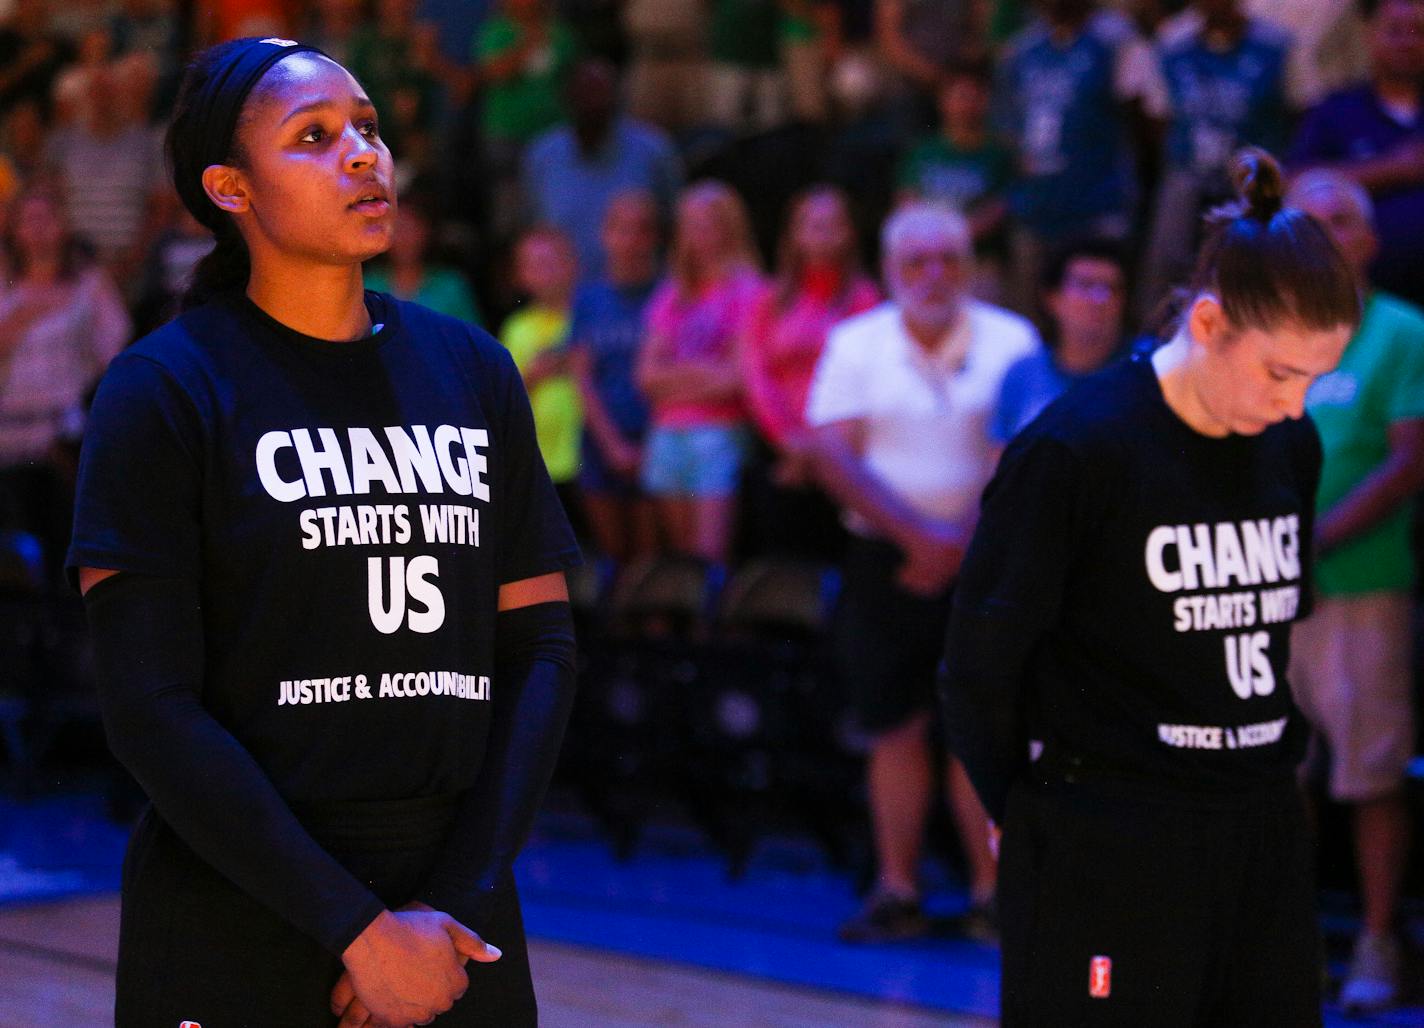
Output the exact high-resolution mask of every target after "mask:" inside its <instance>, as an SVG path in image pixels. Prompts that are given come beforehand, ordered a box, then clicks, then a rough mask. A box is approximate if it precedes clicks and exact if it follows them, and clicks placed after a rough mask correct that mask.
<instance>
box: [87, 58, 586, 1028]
mask: <svg viewBox="0 0 1424 1028" xmlns="http://www.w3.org/2000/svg"><path fill="white" fill-rule="evenodd" d="M168 155H169V158H170V161H171V165H172V168H173V177H174V185H175V186H176V188H177V190H178V192H179V194H180V196H181V197H182V199H183V202H184V204H185V206H187V208H188V209H189V210H190V211H191V212H192V213H193V215H194V216H195V217H196V218H198V219H199V220H200V221H201V222H203V223H204V224H205V225H207V226H208V227H209V228H210V229H211V230H212V231H213V233H214V235H215V236H216V239H217V247H216V249H215V250H214V251H213V253H212V254H211V255H210V256H209V257H207V258H206V259H205V260H204V261H203V263H202V264H201V265H200V267H199V269H198V272H197V279H196V283H195V287H194V290H193V293H192V294H191V295H190V297H189V298H188V299H189V302H188V303H187V304H186V305H185V306H186V309H185V311H184V313H183V314H182V315H181V316H180V317H178V318H177V319H176V320H175V321H174V322H172V323H170V324H169V325H166V326H164V327H163V328H161V329H159V330H158V331H156V332H154V333H153V334H152V335H150V336H148V337H146V338H145V339H143V340H140V341H139V342H138V343H137V344H135V345H134V346H133V347H131V348H130V349H129V350H128V351H126V352H125V353H124V354H122V355H121V356H120V357H118V358H117V359H116V360H115V361H114V363H113V364H112V366H111V367H110V370H109V372H108V374H107V375H106V376H105V379H104V381H103V383H102V385H101V386H100V389H99V393H98V396H97V398H96V400H95V403H94V408H93V414H92V419H91V421H90V427H89V432H88V434H87V436H86V439H85V444H84V453H83V461H82V467H81V472H80V482H79V498H78V507H77V515H76V525H75V536H74V543H73V546H72V549H71V550H70V553H69V557H68V563H69V567H70V569H71V572H72V573H73V574H74V575H75V577H76V578H77V580H78V582H79V585H80V587H81V588H82V589H83V591H84V593H85V602H86V605H87V607H88V609H89V614H90V622H91V625H92V629H93V636H94V642H95V648H96V653H97V658H98V662H99V667H100V676H101V691H100V699H101V703H102V707H103V713H104V721H105V727H106V731H107V733H108V736H109V739H110V743H111V745H112V747H113V749H114V751H115V753H116V754H117V755H118V756H119V758H120V760H122V761H123V763H124V764H125V765H126V766H127V767H128V768H129V769H130V770H131V771H132V772H133V774H134V775H135V777H136V778H137V779H138V781H139V782H140V784H141V785H142V786H143V788H144V790H145V791H146V792H147V793H148V795H149V797H150V798H151V800H152V801H153V806H152V808H150V809H149V810H148V811H147V812H146V813H145V816H144V818H143V819H142V821H141V822H140V824H139V826H138V828H137V830H136V832H135V835H134V838H133V840H132V842H131V845H130V848H129V853H128V857H127V860H126V862H125V868H124V883H123V894H124V904H123V916H122V927H121V934H120V953H119V970H118V998H117V1007H116V1021H117V1023H118V1024H119V1025H120V1026H126V1025H136V1026H137V1025H141V1026H150V1025H176V1024H179V1023H180V1022H186V1021H192V1022H196V1023H200V1024H250V1025H262V1026H264V1028H266V1026H286V1025H292V1026H296V1025H301V1026H310V1025H315V1024H321V1023H328V1024H329V1023H333V1022H335V1020H336V1019H337V1017H340V1018H341V1024H342V1025H362V1024H367V1023H371V1024H395V1025H409V1024H428V1023H430V1021H431V1020H432V1019H433V1018H434V1017H435V1016H436V1015H441V1019H440V1023H441V1024H450V1025H474V1024H482V1025H483V1024H490V1025H500V1026H505V1025H532V1024H534V1023H535V1020H536V1016H535V1008H534V995H533V989H532V986H531V984H530V980H529V969H528V963H527V958H526V955H525V949H524V940H523V929H522V925H521V922H520V917H519V906H518V899H517V896H516V895H515V891H514V886H513V881H512V878H511V876H510V864H511V862H512V860H513V858H514V855H515V853H516V852H517V850H518V848H519V846H520V845H521V844H522V841H523V839H524V836H525V834H526V832H527V830H528V828H529V824H530V822H531V819H532V817H533V812H534V809H535V807H536V806H537V804H538V800H539V797H540V795H541V793H542V791H543V789H544V787H545V785H546V783H547V780H548V776H549V774H550V772H551V770H552V767H553V761H554V756H555V753H556V751H557V747H558V743H559V739H560V736H561V734H562V731H563V726H564V722H565V720H566V717H567V713H568V708H569V702H570V693H571V688H572V663H573V660H572V651H573V639H572V632H571V629H570V620H569V613H568V604H567V594H566V591H565V586H564V579H563V571H564V569H566V568H568V567H570V566H571V565H573V564H574V563H576V562H577V560H578V554H577V549H576V547H575V545H574V542H573V539H572V536H571V534H570V532H569V529H568V524H567V522H566V520H565V519H564V516H563V512H562V510H561V509H560V507H559V506H558V502H557V500H556V498H555V497H554V493H553V490H552V487H551V486H550V484H549V480H548V476H547V474H546V473H545V471H544V467H543V463H542V461H541V460H540V458H539V452H538V449H537V446H536V444H535V440H534V431H533V422H532V418H531V416H530V413H529V404H528V400H527V398H526V397H525V395H524V391H523V388H522V386H521V385H520V380H519V375H518V373H517V371H516V370H515V369H514V366H513V363H512V361H511V360H510V359H509V356H508V354H507V353H506V352H505V351H504V349H503V348H502V347H500V346H499V345H498V344H497V343H495V342H494V341H493V340H491V339H490V338H489V337H488V336H486V335H485V334H484V333H482V332H479V331H478V330H476V329H473V328H471V327H470V326H469V325H466V324H464V323H463V322H459V321H456V320H454V319H451V318H447V317H444V316H441V315H438V314H435V313H433V312H431V311H428V310H426V309H424V308H422V307H419V306H417V305H415V304H410V303H404V302H401V301H398V300H396V299H394V298H392V297H390V296H385V295H381V294H376V293H367V292H364V291H363V289H362V277H361V262H362V261H364V260H366V259H367V258H369V257H372V256H374V255H375V254H378V253H380V252H381V251H382V250H384V249H385V247H386V246H387V244H388V243H389V241H390V236H391V223H392V214H393V211H394V206H395V197H394V195H393V193H392V184H391V183H392V163H391V156H390V153H389V151H388V150H387V149H386V147H385V145H384V144H383V143H382V142H381V140H380V137H379V135H378V132H377V128H376V113H375V111H374V110H373V109H372V107H371V104H370V101H369V100H367V99H366V98H365V96H364V94H363V92H362V90H361V88H360V85H359V84H358V83H357V82H356V81H355V80H354V79H353V78H352V77H351V76H350V75H349V74H348V73H347V72H346V71H345V69H343V68H342V67H341V66H340V65H338V64H336V63H335V62H333V61H331V60H330V59H329V58H327V57H326V56H324V55H322V54H321V53H320V52H318V51H316V50H313V49H312V48H309V47H303V46H299V45H297V44H295V43H292V42H290V41H288V40H278V39H264V40H257V39H248V40H238V41H235V42H232V43H226V44H222V45H221V46H218V47H214V48H213V49H211V50H209V51H206V52H205V53H204V54H202V55H200V56H199V58H198V59H197V61H196V62H195V63H194V65H193V67H192V68H191V69H190V70H189V73H188V76H187V78H186V80H185V84H184V87H183V91H182V95H181V97H180V99H179V102H178V106H177V110H176V113H175V115H174V123H173V126H172V128H171V130H170V133H169V137H168ZM482 939H488V940H489V944H488V945H487V944H486V943H485V942H484V941H482ZM496 947H498V949H496ZM500 950H502V951H503V953H502V955H501V953H500ZM467 961H469V963H467ZM467 987H468V993H467V994H465V995H464V998H463V999H461V996H462V994H464V993H465V990H466V988H467ZM447 1011H448V1012H447Z"/></svg>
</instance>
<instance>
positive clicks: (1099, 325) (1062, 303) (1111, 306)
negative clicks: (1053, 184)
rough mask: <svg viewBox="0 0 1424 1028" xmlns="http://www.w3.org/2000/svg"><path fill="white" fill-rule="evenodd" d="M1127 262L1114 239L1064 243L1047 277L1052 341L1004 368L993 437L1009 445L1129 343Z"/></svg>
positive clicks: (1048, 328)
mask: <svg viewBox="0 0 1424 1028" xmlns="http://www.w3.org/2000/svg"><path fill="white" fill-rule="evenodd" d="M1126 300H1127V267H1126V263H1125V258H1124V256H1123V249H1122V247H1121V246H1120V245H1119V244H1118V243H1116V242H1114V241H1113V240H1110V239H1082V240H1076V241H1074V242H1070V243H1068V244H1066V245H1065V246H1063V247H1060V248H1059V249H1058V250H1057V251H1056V252H1055V253H1054V254H1053V255H1052V257H1050V258H1049V261H1048V264H1047V266H1046V267H1045V269H1044V277H1043V307H1044V312H1045V314H1046V315H1047V319H1046V320H1047V322H1048V324H1047V326H1046V331H1045V333H1044V337H1043V338H1044V341H1045V343H1046V345H1044V346H1041V347H1039V349H1037V350H1036V351H1034V352H1033V353H1031V354H1029V355H1028V356H1026V357H1021V358H1019V360H1018V361H1017V362H1015V363H1014V364H1013V365H1012V366H1011V367H1010V368H1009V370H1008V371H1006V372H1005V373H1004V381H1003V383H1002V384H1001V385H1000V387H999V400H998V402H997V403H996V404H995V405H994V413H993V415H992V416H991V417H990V419H989V437H990V438H991V439H993V440H994V441H995V442H996V443H998V444H1000V445H1001V446H1002V445H1006V444H1007V443H1008V442H1009V440H1010V439H1012V438H1013V437H1014V436H1016V435H1018V434H1019V431H1020V430H1021V429H1023V427H1024V426H1025V425H1027V424H1028V423H1029V422H1030V421H1032V420H1033V419H1034V418H1036V417H1038V414H1039V412H1040V411H1041V410H1043V408H1045V407H1047V406H1048V405H1049V404H1050V403H1052V402H1053V401H1054V400H1056V399H1058V397H1059V396H1061V395H1062V394H1063V393H1065V392H1067V391H1068V389H1069V388H1070V387H1071V386H1072V385H1073V384H1074V383H1076V382H1078V381H1081V380H1082V379H1084V378H1087V377H1088V376H1089V375H1091V374H1093V373H1094V372H1095V371H1098V370H1099V369H1100V368H1102V367H1103V366H1104V365H1106V364H1107V363H1108V362H1109V361H1111V360H1112V359H1113V357H1114V356H1116V354H1117V353H1118V352H1120V351H1121V349H1122V341H1123V330H1122V315H1123V308H1124V307H1125V305H1126Z"/></svg>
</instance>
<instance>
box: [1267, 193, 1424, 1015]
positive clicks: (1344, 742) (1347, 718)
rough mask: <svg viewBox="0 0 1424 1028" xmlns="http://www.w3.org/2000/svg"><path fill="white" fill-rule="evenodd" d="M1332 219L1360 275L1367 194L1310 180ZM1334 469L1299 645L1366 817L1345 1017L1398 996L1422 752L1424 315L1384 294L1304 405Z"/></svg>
mask: <svg viewBox="0 0 1424 1028" xmlns="http://www.w3.org/2000/svg"><path fill="white" fill-rule="evenodd" d="M1286 200H1287V203H1289V204H1290V205H1291V206H1294V207H1299V208H1300V209H1302V210H1304V211H1306V212H1307V213H1309V214H1311V215H1313V216H1314V217H1315V218H1317V219H1318V220H1319V221H1321V222H1322V223H1323V224H1324V225H1325V226H1326V228H1327V229H1328V230H1329V231H1330V234H1331V236H1332V237H1333V238H1334V240H1335V243H1336V245H1337V246H1338V247H1339V248H1340V250H1341V251H1342V252H1343V253H1344V254H1345V256H1346V258H1347V259H1348V260H1349V261H1350V262H1351V263H1352V264H1353V265H1354V267H1355V269H1356V271H1357V272H1358V273H1359V280H1360V283H1361V287H1362V288H1368V287H1367V286H1366V285H1365V282H1366V278H1365V269H1366V268H1367V267H1368V265H1369V263H1370V261H1371V259H1372V258H1373V257H1374V254H1375V251H1376V249H1377V248H1378V245H1379V243H1378V238H1377V236H1376V234H1375V228H1374V212H1373V209H1372V206H1371V202H1370V197H1369V194H1368V193H1366V192H1365V190H1364V189H1363V188H1362V187H1360V186H1359V185H1357V184H1356V183H1355V182H1353V181H1352V180H1350V179H1348V178H1346V177H1345V176H1344V175H1341V174H1338V173H1334V172H1329V171H1311V172H1306V173H1305V174H1303V175H1302V176H1300V178H1299V179H1297V180H1296V182H1295V184H1294V186H1293V187H1292V189H1291V192H1290V195H1289V196H1287V198H1286ZM1306 410H1307V411H1308V412H1309V414H1310V416H1311V418H1312V419H1313V420H1314V421H1315V425H1316V428H1317V429H1318V430H1319V432H1320V440H1321V445H1322V449H1323V451H1324V457H1325V462H1324V466H1323V468H1322V471H1321V477H1320V489H1319V493H1318V495H1317V497H1316V510H1317V516H1316V523H1315V553H1316V558H1317V563H1316V571H1315V586H1316V599H1315V606H1314V611H1313V613H1312V615H1311V617H1310V619H1309V620H1308V621H1305V622H1297V623H1296V627H1295V632H1294V634H1293V636H1292V640H1291V658H1292V659H1291V679H1290V681H1291V686H1292V689H1293V691H1294V693H1295V698H1296V702H1297V703H1298V704H1299V706H1300V708H1301V710H1302V712H1303V713H1304V714H1305V715H1306V717H1307V718H1309V719H1310V721H1311V722H1312V723H1313V724H1314V726H1315V728H1316V730H1317V732H1318V733H1319V734H1320V735H1321V736H1322V737H1323V738H1324V739H1325V741H1326V742H1327V743H1328V745H1329V750H1330V775H1329V792H1330V795H1331V796H1332V797H1333V798H1334V799H1336V800H1338V801H1340V802H1343V803H1347V804H1350V805H1351V806H1352V807H1353V810H1354V835H1355V855H1356V862H1357V864H1358V867H1359V874H1360V897H1361V901H1362V905H1363V907H1364V911H1363V931H1362V932H1361V934H1360V937H1359V938H1358V939H1357V940H1356V943H1355V953H1354V957H1353V959H1352V961H1351V964H1350V969H1349V972H1348V974H1347V975H1346V977H1345V981H1344V984H1343V986H1342V987H1341V990H1340V1003H1341V1005H1342V1006H1344V1007H1345V1008H1346V1012H1347V1013H1351V1012H1353V1013H1367V1012H1371V1011H1375V1010H1379V1009H1382V1008H1384V1007H1387V1006H1390V1005H1392V1004H1393V1003H1394V1002H1395V1001H1396V1000H1397V999H1398V997H1399V993H1400V984H1401V982H1400V977H1401V971H1402V968H1401V963H1402V955H1401V952H1400V944H1399V940H1398V938H1397V937H1396V936H1395V934H1394V922H1395V918H1396V915H1397V914H1398V906H1399V894H1400V887H1401V884H1402V880H1403V877H1404V870H1405V868H1406V866H1407V863H1406V861H1407V856H1408V847H1409V828H1410V815H1409V807H1408V805H1407V802H1406V798H1405V794H1404V772H1405V768H1406V767H1407V765H1408V763H1409V760H1410V757H1411V755H1412V754H1413V752H1414V709H1413V702H1412V700H1413V697H1412V695H1411V691H1412V685H1413V676H1412V674H1411V652H1410V651H1411V634H1410V622H1411V612H1412V611H1411V602H1410V590H1411V586H1412V585H1413V580H1414V559H1413V555H1412V554H1411V553H1410V545H1409V515H1410V506H1411V501H1412V500H1413V499H1414V497H1416V496H1417V495H1418V493H1419V490H1420V489H1421V487H1424V312H1421V311H1420V310H1419V309H1418V308H1416V307H1413V306H1411V305H1410V304H1408V303H1405V302H1404V301H1403V300H1400V299H1398V298H1396V297H1393V296H1390V295H1389V294H1387V293H1383V292H1380V291H1378V290H1375V291H1371V292H1369V293H1368V294H1367V295H1366V298H1365V308H1364V317H1363V320H1362V321H1361V323H1360V327H1359V329H1358V330H1357V331H1356V332H1355V335H1354V338H1352V339H1351V340H1350V342H1349V345H1348V346H1347V347H1346V348H1345V353H1344V356H1343V357H1341V359H1340V365H1339V367H1337V368H1336V370H1335V371H1334V372H1332V373H1331V374H1328V375H1325V376H1322V377H1321V378H1320V379H1319V380H1317V381H1316V383H1315V384H1314V385H1313V386H1312V387H1311V389H1310V392H1309V393H1308V394H1307V395H1306Z"/></svg>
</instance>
